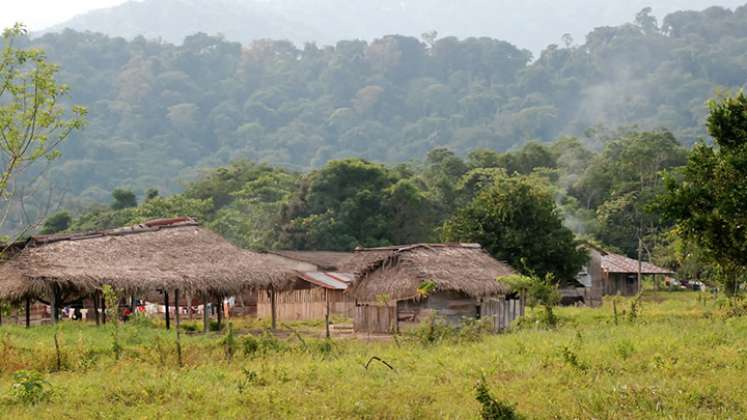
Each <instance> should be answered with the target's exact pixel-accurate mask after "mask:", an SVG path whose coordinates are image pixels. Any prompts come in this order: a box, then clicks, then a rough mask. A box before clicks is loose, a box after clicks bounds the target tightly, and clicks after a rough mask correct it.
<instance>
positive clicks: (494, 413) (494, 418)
mask: <svg viewBox="0 0 747 420" xmlns="http://www.w3.org/2000/svg"><path fill="white" fill-rule="evenodd" d="M475 392H476V397H475V398H476V399H477V401H478V402H479V403H480V405H481V406H482V408H481V410H480V416H481V417H482V418H483V419H484V420H518V419H520V418H521V416H519V415H518V414H517V413H516V411H515V409H514V407H513V406H511V405H508V404H506V403H503V402H501V401H497V400H496V399H495V398H493V396H492V395H490V391H489V390H488V386H487V385H486V384H485V378H480V380H479V381H478V382H477V386H476V387H475Z"/></svg>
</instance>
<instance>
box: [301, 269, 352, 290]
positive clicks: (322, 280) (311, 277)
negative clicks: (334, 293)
mask: <svg viewBox="0 0 747 420" xmlns="http://www.w3.org/2000/svg"><path fill="white" fill-rule="evenodd" d="M301 278H302V279H304V280H306V281H307V282H309V283H311V284H314V285H316V286H319V287H322V288H325V289H332V290H345V289H347V288H348V284H350V283H351V282H352V281H353V276H352V275H351V274H347V273H330V272H323V271H311V272H307V273H301Z"/></svg>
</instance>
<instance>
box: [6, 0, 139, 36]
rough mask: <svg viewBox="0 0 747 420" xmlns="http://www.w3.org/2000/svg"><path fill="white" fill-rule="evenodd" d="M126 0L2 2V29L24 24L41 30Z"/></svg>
mask: <svg viewBox="0 0 747 420" xmlns="http://www.w3.org/2000/svg"><path fill="white" fill-rule="evenodd" d="M124 2H125V0H0V4H2V6H1V7H0V8H1V9H2V13H0V27H2V28H7V27H8V26H11V25H12V24H13V23H15V22H23V23H25V24H26V26H28V27H29V29H31V30H34V31H36V30H41V29H44V28H46V27H47V26H50V25H53V24H55V23H60V22H62V21H65V20H67V19H70V18H71V17H73V16H75V15H77V14H80V13H83V12H86V11H88V10H92V9H101V8H104V7H111V6H115V5H117V4H120V3H124Z"/></svg>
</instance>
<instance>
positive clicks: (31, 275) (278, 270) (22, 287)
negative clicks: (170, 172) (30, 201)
mask: <svg viewBox="0 0 747 420" xmlns="http://www.w3.org/2000/svg"><path fill="white" fill-rule="evenodd" d="M16 249H17V251H16V252H13V253H11V255H9V256H8V258H7V260H6V261H5V262H4V263H3V264H1V265H0V300H5V301H13V302H23V301H25V302H26V305H27V307H28V305H30V303H31V302H32V301H36V300H38V301H41V302H44V303H46V304H49V305H50V306H51V307H52V308H53V309H52V317H53V320H56V319H57V317H58V308H60V307H62V306H64V305H66V304H68V303H69V302H73V301H79V300H81V299H87V298H90V299H92V300H93V302H94V307H95V308H97V309H96V313H97V314H98V308H100V307H101V305H102V303H103V302H102V297H101V290H102V287H103V286H104V285H110V286H111V287H113V288H115V289H116V290H118V291H119V292H121V293H122V294H123V295H126V296H138V295H140V296H143V295H146V294H152V293H153V292H154V291H160V292H162V293H163V295H164V297H165V302H166V305H167V307H168V304H169V302H170V301H169V298H168V294H169V292H172V293H173V295H172V296H174V298H175V300H177V301H178V297H179V294H180V293H181V294H182V296H184V294H190V295H199V296H201V297H202V299H203V301H205V302H208V301H215V300H219V299H222V297H224V296H228V295H232V294H236V293H239V292H241V291H242V290H245V289H267V288H271V287H275V288H282V287H283V286H284V285H285V284H288V283H290V281H291V280H292V276H291V273H290V272H289V271H288V270H286V269H285V268H284V267H282V266H280V265H278V264H275V263H273V262H272V261H270V260H269V258H268V257H267V256H266V255H264V254H258V253H253V252H248V251H244V250H241V249H239V248H238V247H236V246H234V245H232V244H230V243H229V242H227V241H226V240H224V239H223V238H222V237H220V236H219V235H217V234H215V233H213V232H211V231H209V230H207V229H205V228H203V227H201V226H200V225H199V223H197V222H196V221H195V220H193V219H191V218H187V217H182V218H174V219H160V220H152V221H148V222H145V223H142V224H138V225H135V226H129V227H124V228H119V229H112V230H104V231H97V232H86V233H79V234H62V235H49V236H35V237H32V238H30V239H29V240H28V241H26V242H25V243H24V244H22V245H21V246H16ZM175 303H176V305H177V306H178V304H179V303H178V302H175ZM167 313H168V311H167ZM218 314H219V316H220V311H219V312H218ZM206 323H207V320H206ZM27 324H28V320H27Z"/></svg>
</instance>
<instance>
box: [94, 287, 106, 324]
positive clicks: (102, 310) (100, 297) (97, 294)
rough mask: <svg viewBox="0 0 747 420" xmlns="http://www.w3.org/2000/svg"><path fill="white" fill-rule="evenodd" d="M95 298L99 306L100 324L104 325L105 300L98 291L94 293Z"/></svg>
mask: <svg viewBox="0 0 747 420" xmlns="http://www.w3.org/2000/svg"><path fill="white" fill-rule="evenodd" d="M96 298H97V299H98V300H99V303H100V304H101V323H102V324H104V325H106V299H104V295H103V294H102V293H101V291H100V290H97V291H96Z"/></svg>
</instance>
